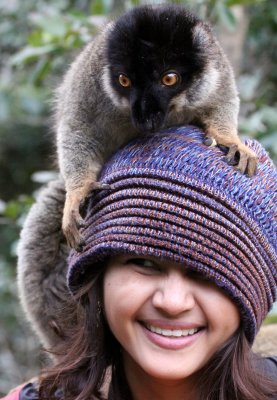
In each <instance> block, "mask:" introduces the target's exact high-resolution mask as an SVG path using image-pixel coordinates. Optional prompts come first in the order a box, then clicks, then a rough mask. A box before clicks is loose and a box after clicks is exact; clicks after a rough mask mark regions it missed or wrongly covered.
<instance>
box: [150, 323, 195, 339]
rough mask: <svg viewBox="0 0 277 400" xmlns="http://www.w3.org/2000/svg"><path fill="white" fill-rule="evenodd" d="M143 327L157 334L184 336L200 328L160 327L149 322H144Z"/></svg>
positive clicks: (192, 333)
mask: <svg viewBox="0 0 277 400" xmlns="http://www.w3.org/2000/svg"><path fill="white" fill-rule="evenodd" d="M145 327H146V328H147V329H149V331H151V332H154V333H157V334H158V335H162V336H167V337H184V336H191V335H194V334H195V333H197V332H198V331H199V330H200V328H192V329H162V328H159V327H156V326H153V325H150V324H145Z"/></svg>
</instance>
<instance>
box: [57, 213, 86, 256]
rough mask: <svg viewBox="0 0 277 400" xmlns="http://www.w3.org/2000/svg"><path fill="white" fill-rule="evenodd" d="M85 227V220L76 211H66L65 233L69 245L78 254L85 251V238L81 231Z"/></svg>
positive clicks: (64, 218) (64, 219)
mask: <svg viewBox="0 0 277 400" xmlns="http://www.w3.org/2000/svg"><path fill="white" fill-rule="evenodd" d="M84 225H85V222H84V220H83V219H82V217H81V216H80V214H79V212H78V213H77V212H76V210H74V209H73V210H69V211H68V212H67V210H65V211H64V217H63V225H62V228H63V233H64V235H65V238H66V241H67V244H68V245H69V246H70V247H71V248H72V249H75V250H76V251H78V252H81V251H82V250H83V247H84V245H85V242H84V239H83V237H82V236H81V235H80V232H79V229H80V228H81V227H83V226H84Z"/></svg>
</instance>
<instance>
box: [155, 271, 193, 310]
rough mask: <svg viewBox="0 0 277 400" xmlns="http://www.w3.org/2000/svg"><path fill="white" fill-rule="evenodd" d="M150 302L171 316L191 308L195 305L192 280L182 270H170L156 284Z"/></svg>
mask: <svg viewBox="0 0 277 400" xmlns="http://www.w3.org/2000/svg"><path fill="white" fill-rule="evenodd" d="M152 304H153V306H154V307H156V308H158V309H160V310H161V311H163V312H165V313H167V314H168V315H172V316H176V315H178V314H181V313H183V312H185V311H189V310H191V309H192V308H193V307H194V305H195V294H194V291H193V284H192V282H191V281H190V280H189V279H188V278H187V277H185V276H184V275H183V274H182V271H179V270H172V271H170V272H169V273H168V274H167V275H166V276H164V277H163V278H162V279H161V281H160V282H159V284H158V285H157V287H156V290H155V292H154V294H153V297H152Z"/></svg>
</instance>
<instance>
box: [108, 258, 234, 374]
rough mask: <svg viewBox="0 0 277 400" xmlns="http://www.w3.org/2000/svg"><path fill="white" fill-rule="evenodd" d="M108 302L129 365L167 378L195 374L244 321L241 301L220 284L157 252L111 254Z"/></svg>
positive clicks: (109, 313) (114, 327)
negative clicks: (156, 255) (152, 255)
mask: <svg viewBox="0 0 277 400" xmlns="http://www.w3.org/2000/svg"><path fill="white" fill-rule="evenodd" d="M104 307H105V313H106V318H107V321H108V324H109V326H110V329H111V331H112V332H113V334H114V336H115V337H116V338H117V340H118V341H119V342H120V343H121V345H122V348H123V354H124V362H125V365H126V367H127V368H131V369H132V370H134V368H135V369H138V370H140V371H144V373H146V374H147V375H149V376H151V377H155V378H159V379H163V380H175V381H176V380H180V379H184V378H187V377H191V376H192V375H193V374H194V373H196V372H197V371H199V370H200V369H201V368H202V367H203V366H204V365H205V364H206V363H207V362H208V361H209V359H210V358H211V356H212V355H213V354H214V353H215V351H217V350H218V349H219V347H220V346H221V345H222V344H223V343H224V342H225V341H226V340H227V339H228V338H229V337H230V336H232V335H233V333H234V332H235V331H236V330H237V329H238V327H239V324H240V317H239V312H238V310H237V307H236V306H235V305H234V304H233V303H232V302H231V300H230V299H229V298H228V297H226V295H225V294H224V293H223V292H222V291H221V289H219V288H218V287H217V286H216V285H214V284H213V283H211V282H210V281H207V280H205V279H204V278H203V277H201V276H200V275H197V274H196V273H192V272H191V273H189V272H188V271H187V272H185V268H184V267H183V266H181V265H179V264H175V263H171V262H162V261H159V260H157V259H154V258H142V257H136V256H130V255H120V256H116V257H114V258H113V259H112V260H110V262H109V263H108V267H107V271H106V273H105V277H104Z"/></svg>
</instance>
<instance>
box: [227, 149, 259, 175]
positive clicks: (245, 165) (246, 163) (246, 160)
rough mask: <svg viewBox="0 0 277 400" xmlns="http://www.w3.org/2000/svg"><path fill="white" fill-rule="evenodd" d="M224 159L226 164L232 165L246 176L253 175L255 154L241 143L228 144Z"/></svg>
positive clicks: (255, 166) (255, 168) (255, 164)
mask: <svg viewBox="0 0 277 400" xmlns="http://www.w3.org/2000/svg"><path fill="white" fill-rule="evenodd" d="M225 160H226V161H227V163H228V164H230V165H234V166H235V169H237V170H238V171H240V172H241V173H243V174H246V175H248V176H253V175H254V174H255V172H256V170H257V156H256V154H255V153H254V152H253V151H252V150H251V149H249V147H247V146H245V145H244V144H243V143H239V144H233V145H231V146H229V150H228V152H227V155H226V157H225Z"/></svg>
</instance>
